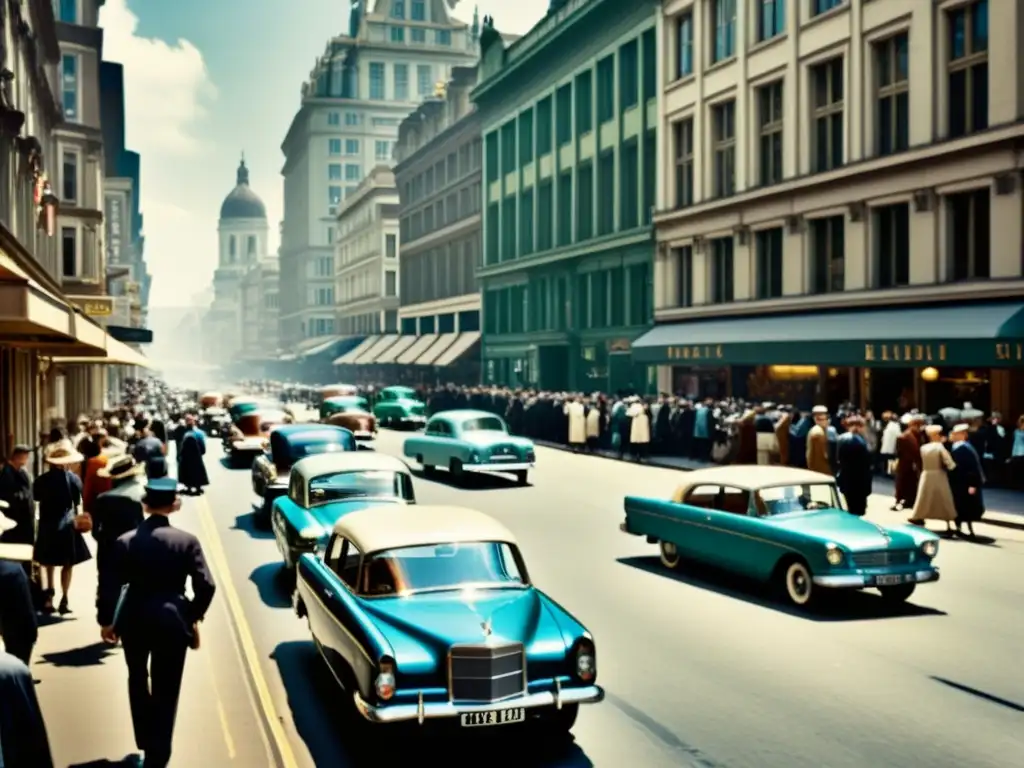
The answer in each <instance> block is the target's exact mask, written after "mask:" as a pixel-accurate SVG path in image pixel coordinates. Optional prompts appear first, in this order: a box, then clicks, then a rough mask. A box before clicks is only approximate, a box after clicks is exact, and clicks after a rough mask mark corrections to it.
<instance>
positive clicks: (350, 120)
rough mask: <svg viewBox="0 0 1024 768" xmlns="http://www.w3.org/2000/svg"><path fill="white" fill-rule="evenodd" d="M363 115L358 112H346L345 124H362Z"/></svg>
mask: <svg viewBox="0 0 1024 768" xmlns="http://www.w3.org/2000/svg"><path fill="white" fill-rule="evenodd" d="M362 124H363V116H362V115H361V114H359V113H358V112H346V113H345V125H362Z"/></svg>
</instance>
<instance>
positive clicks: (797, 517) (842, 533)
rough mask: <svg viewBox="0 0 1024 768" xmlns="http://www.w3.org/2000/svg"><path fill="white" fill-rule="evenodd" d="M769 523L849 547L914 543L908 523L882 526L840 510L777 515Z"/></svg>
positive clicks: (895, 546) (893, 546) (905, 546)
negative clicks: (906, 524) (896, 525)
mask: <svg viewBox="0 0 1024 768" xmlns="http://www.w3.org/2000/svg"><path fill="white" fill-rule="evenodd" d="M770 522H771V524H772V525H774V526H777V527H779V528H785V529H788V530H791V531H794V532H798V533H802V534H805V535H807V536H811V537H814V538H817V539H820V540H821V541H822V542H823V543H827V542H835V543H836V544H839V545H840V546H843V547H846V548H848V549H851V550H872V549H913V548H914V547H916V546H917V545H918V543H919V542H918V537H917V536H916V535H915V531H913V530H912V529H910V528H909V527H908V526H904V527H903V528H886V527H884V526H881V525H878V524H877V523H873V522H871V521H870V520H866V519H865V518H863V517H857V516H856V515H851V514H850V513H849V512H844V511H843V510H840V509H820V510H816V511H814V512H801V513H797V514H790V515H781V516H779V517H777V518H773V519H771V521H770Z"/></svg>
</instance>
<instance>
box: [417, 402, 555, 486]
mask: <svg viewBox="0 0 1024 768" xmlns="http://www.w3.org/2000/svg"><path fill="white" fill-rule="evenodd" d="M402 452H403V453H404V455H405V456H407V457H409V458H411V459H415V460H416V461H417V462H418V463H419V464H420V465H421V466H422V467H423V471H424V472H431V471H432V470H433V469H434V468H435V467H444V468H446V469H447V470H448V471H449V472H451V473H452V475H454V476H455V477H459V476H461V475H462V474H463V473H464V472H507V473H509V474H512V475H515V477H516V481H517V482H518V483H519V484H520V485H526V481H527V479H528V475H529V472H530V470H531V469H533V467H534V465H535V463H536V460H537V456H536V453H535V452H534V447H533V441H532V440H528V439H527V438H525V437H516V436H515V435H510V434H509V433H508V427H507V426H506V424H505V421H504V420H503V419H502V418H501V417H500V416H495V415H494V414H493V413H488V412H487V411H472V410H458V411H441V412H440V413H438V414H435V415H434V416H431V417H430V421H428V422H427V426H426V428H425V429H424V430H423V434H421V435H414V436H413V437H409V438H406V440H405V446H404V447H403V449H402Z"/></svg>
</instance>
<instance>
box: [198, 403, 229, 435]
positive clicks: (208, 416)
mask: <svg viewBox="0 0 1024 768" xmlns="http://www.w3.org/2000/svg"><path fill="white" fill-rule="evenodd" d="M229 424H231V416H230V415H229V414H228V412H227V409H225V408H221V407H219V406H210V407H209V408H204V409H203V410H202V412H201V413H200V414H199V428H200V429H201V430H203V432H205V433H206V434H208V435H214V436H217V437H220V436H221V435H222V434H223V431H224V427H225V425H229Z"/></svg>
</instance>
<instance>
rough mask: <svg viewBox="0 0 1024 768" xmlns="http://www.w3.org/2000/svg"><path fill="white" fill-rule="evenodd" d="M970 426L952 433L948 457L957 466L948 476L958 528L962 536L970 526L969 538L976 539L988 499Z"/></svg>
mask: <svg viewBox="0 0 1024 768" xmlns="http://www.w3.org/2000/svg"><path fill="white" fill-rule="evenodd" d="M969 434H970V427H969V426H968V425H967V424H957V425H956V426H955V427H953V429H952V431H951V432H950V433H949V442H950V443H951V444H952V448H951V449H950V452H949V455H950V456H951V457H952V458H953V461H954V462H956V467H955V468H954V469H953V470H952V471H951V472H950V473H949V488H950V490H951V491H952V492H953V506H954V507H955V508H956V527H957V530H958V531H959V532H960V533H961V534H963V532H964V525H965V524H966V525H967V531H968V535H970V536H972V537H973V536H974V524H975V523H976V522H978V521H979V520H981V518H982V515H984V514H985V499H984V496H983V495H982V488H983V486H984V485H985V471H984V469H983V468H982V463H981V456H979V455H978V450H977V448H975V447H974V446H973V445H971V443H970V441H969V440H968V439H967V438H968V436H969Z"/></svg>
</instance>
